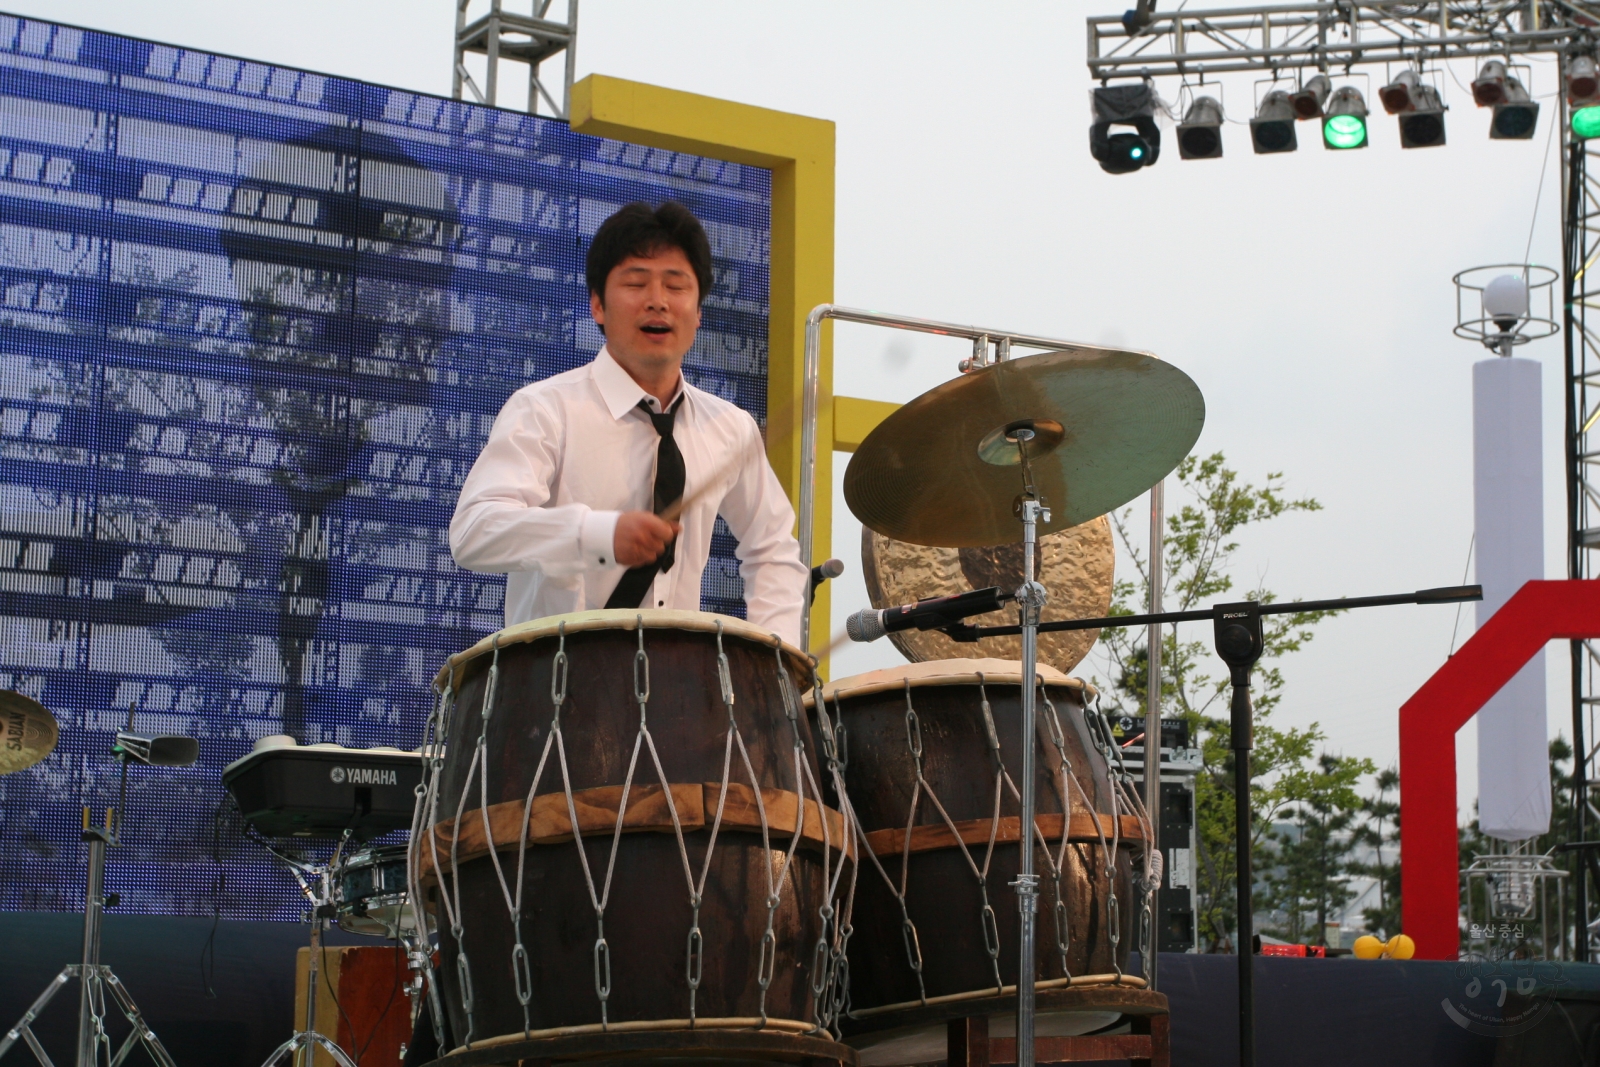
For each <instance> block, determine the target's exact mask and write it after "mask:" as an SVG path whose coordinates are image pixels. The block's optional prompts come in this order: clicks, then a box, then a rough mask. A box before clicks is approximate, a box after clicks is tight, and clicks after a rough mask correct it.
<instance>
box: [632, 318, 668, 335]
mask: <svg viewBox="0 0 1600 1067" xmlns="http://www.w3.org/2000/svg"><path fill="white" fill-rule="evenodd" d="M639 332H640V333H648V334H651V335H652V336H655V337H664V336H666V335H667V334H669V333H671V332H672V327H671V326H664V325H662V324H661V323H658V322H652V323H650V324H648V325H646V326H641V327H639Z"/></svg>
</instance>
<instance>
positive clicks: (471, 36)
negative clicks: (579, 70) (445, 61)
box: [450, 0, 578, 119]
mask: <svg viewBox="0 0 1600 1067" xmlns="http://www.w3.org/2000/svg"><path fill="white" fill-rule="evenodd" d="M565 3H566V19H565V21H562V22H557V21H556V20H555V19H552V18H551V17H550V8H551V7H552V6H553V5H554V0H530V2H529V5H528V6H529V13H528V14H526V15H524V14H520V13H518V12H514V11H507V10H505V9H504V7H503V6H502V4H503V0H489V7H488V10H487V11H485V12H484V13H483V14H482V15H479V16H478V17H477V18H474V19H472V20H471V21H468V17H467V16H468V9H469V8H472V7H474V0H456V44H455V59H454V62H455V68H454V72H453V76H452V78H451V90H450V95H451V96H453V97H455V98H456V99H457V100H460V99H462V96H461V92H462V90H463V89H465V90H467V91H468V92H470V93H471V94H472V95H473V97H474V98H475V99H476V100H477V102H478V103H480V104H488V105H490V106H491V107H492V106H497V100H498V97H499V93H500V73H501V72H500V63H501V61H502V60H509V61H511V62H513V63H521V64H525V65H526V66H527V68H528V113H529V114H530V115H537V114H539V113H540V111H539V108H540V105H541V103H542V104H543V105H544V106H545V107H546V108H548V109H549V112H548V113H549V114H550V115H552V116H554V117H555V118H558V119H565V118H567V117H568V109H569V108H570V107H571V103H572V73H573V65H574V63H575V62H576V56H577V47H578V0H565ZM468 55H481V56H483V57H484V60H485V71H484V77H483V86H482V87H481V88H480V87H479V85H478V83H477V81H475V80H474V79H473V77H472V74H471V72H470V71H468V69H467V56H468ZM557 56H561V57H562V60H563V62H562V75H563V76H562V81H561V83H560V92H561V97H560V100H559V102H558V101H557V98H556V95H555V94H554V93H553V92H551V90H550V84H549V80H548V79H546V78H545V77H543V76H542V75H541V73H540V72H541V68H542V67H543V65H544V64H545V63H547V62H549V61H550V60H552V59H555V58H556V57H557Z"/></svg>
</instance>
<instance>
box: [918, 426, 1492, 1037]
mask: <svg viewBox="0 0 1600 1067" xmlns="http://www.w3.org/2000/svg"><path fill="white" fill-rule="evenodd" d="M1021 432H1026V431H1021ZM1021 432H1019V434H1018V436H1019V437H1020V436H1021ZM1024 463H1026V453H1025V452H1024ZM1031 503H1032V506H1033V507H1034V508H1036V509H1037V508H1038V507H1039V504H1038V503H1037V501H1031ZM1029 504H1030V495H1026V494H1025V495H1024V497H1023V498H1021V499H1020V500H1019V504H1018V506H1019V509H1020V513H1021V514H1022V515H1023V516H1024V518H1023V530H1024V534H1025V539H1024V541H1023V559H1024V561H1025V570H1024V583H1023V590H1019V591H1018V596H1017V599H1018V600H1019V601H1021V600H1023V599H1024V598H1023V591H1024V590H1027V589H1028V588H1029V587H1030V586H1031V585H1033V584H1035V583H1033V581H1032V575H1033V572H1032V569H1031V566H1028V565H1029V564H1031V563H1032V561H1033V523H1032V522H1031V521H1029V519H1028V518H1027V517H1026V516H1027V515H1028V512H1027V510H1026V509H1027V508H1028V506H1029ZM1046 521H1048V516H1046ZM1041 592H1042V591H1041ZM1041 599H1042V598H1041ZM1482 599H1483V586H1481V585H1453V586H1444V587H1442V588H1438V589H1421V590H1418V591H1417V592H1414V593H1393V594H1389V595H1387V596H1365V597H1348V598H1342V599H1338V600H1301V601H1295V602H1293V603H1284V604H1262V603H1258V602H1257V601H1254V600H1245V601H1240V602H1237V603H1232V604H1215V605H1213V606H1211V607H1209V608H1201V609H1199V610H1196V611H1165V612H1158V613H1156V614H1152V615H1114V616H1109V617H1106V618H1099V619H1063V620H1060V621H1057V622H1045V623H1041V622H1038V621H1037V620H1038V614H1037V609H1034V614H1033V615H1032V619H1033V622H1032V623H1031V624H1030V622H1029V614H1028V612H1029V603H1028V602H1027V601H1024V607H1023V615H1022V618H1023V622H1022V625H1019V626H972V625H969V624H967V623H955V624H953V625H950V626H946V627H943V631H944V633H945V634H946V635H948V636H949V637H951V638H952V639H954V640H956V641H976V640H978V639H979V638H982V637H1006V636H1013V635H1016V634H1021V635H1022V657H1023V668H1022V669H1023V676H1024V677H1026V676H1027V675H1028V674H1029V673H1030V672H1032V671H1033V670H1034V669H1035V668H1034V663H1033V657H1034V654H1035V644H1034V642H1035V641H1036V640H1037V638H1036V637H1035V635H1036V634H1040V633H1058V632H1060V631H1063V630H1100V629H1110V628H1112V627H1119V626H1154V625H1159V624H1163V623H1174V622H1204V621H1206V620H1208V619H1209V620H1210V621H1211V626H1212V642H1213V644H1214V646H1215V648H1216V650H1217V655H1218V656H1220V657H1222V662H1224V663H1226V664H1227V665H1228V681H1229V683H1230V684H1231V685H1232V687H1233V694H1232V703H1231V709H1230V710H1231V713H1232V718H1231V722H1230V729H1229V734H1230V737H1229V745H1230V747H1231V748H1232V749H1233V802H1234V853H1235V859H1236V862H1237V869H1236V874H1237V882H1236V885H1235V889H1234V899H1235V901H1236V903H1237V915H1236V922H1235V931H1236V934H1235V938H1236V945H1235V951H1236V952H1237V953H1238V956H1239V1063H1240V1067H1255V1062H1256V1032H1255V1026H1256V1023H1255V966H1254V964H1255V954H1254V952H1253V951H1252V950H1251V939H1252V936H1253V935H1254V933H1255V929H1254V927H1255V916H1254V913H1253V909H1252V906H1251V904H1252V902H1251V900H1250V894H1251V890H1252V888H1253V887H1254V881H1253V879H1252V876H1251V868H1250V836H1251V833H1250V821H1251V813H1250V752H1251V749H1252V748H1253V747H1254V746H1253V738H1252V734H1253V732H1254V725H1255V724H1254V714H1253V710H1252V706H1251V703H1250V672H1251V670H1252V669H1253V668H1254V667H1255V665H1256V661H1257V660H1259V659H1260V658H1261V653H1262V651H1263V649H1264V647H1265V641H1264V638H1263V634H1262V629H1261V619H1262V617H1263V616H1266V615H1291V614H1295V613H1297V612H1307V611H1345V610H1347V609H1349V608H1377V607H1388V606H1391V605H1395V604H1455V603H1459V602H1461V601H1468V600H1482ZM1031 693H1032V687H1031V686H1027V685H1024V686H1023V716H1024V720H1025V722H1027V723H1031V722H1032V721H1033V720H1032V716H1033V702H1032V698H1031V695H1030V694H1031ZM1032 738H1033V732H1032V730H1031V729H1029V728H1027V727H1025V728H1024V730H1023V775H1024V778H1023V780H1024V781H1025V782H1027V783H1028V787H1027V788H1024V790H1023V801H1022V803H1023V810H1022V825H1023V826H1024V827H1026V826H1029V825H1031V823H1032V812H1033V803H1032V798H1033V789H1032V788H1031V787H1032V783H1033V779H1032V778H1031V777H1028V774H1029V772H1030V768H1031V765H1032V759H1031V757H1032V755H1033V745H1032ZM1160 744H1161V740H1160V735H1159V734H1157V735H1156V737H1155V739H1154V740H1152V739H1151V737H1150V735H1149V733H1148V731H1147V732H1146V736H1145V751H1146V753H1148V752H1149V751H1150V750H1151V746H1152V745H1157V746H1159V745H1160ZM1032 852H1033V850H1032V849H1029V848H1024V849H1023V850H1022V856H1023V865H1024V866H1023V874H1022V875H1019V876H1018V879H1017V882H1018V886H1017V893H1018V897H1019V900H1018V903H1019V904H1021V905H1023V906H1024V907H1026V904H1031V903H1032V902H1033V901H1032V897H1031V895H1029V896H1028V897H1027V898H1026V900H1025V901H1024V899H1023V894H1024V893H1025V892H1026V890H1025V887H1024V885H1023V884H1022V883H1023V882H1024V881H1025V880H1026V879H1028V878H1030V877H1031V875H1032V871H1033V864H1032V859H1033V856H1032ZM1030 888H1031V887H1030ZM1030 920H1031V915H1030V914H1029V912H1028V911H1027V910H1024V911H1023V919H1022V922H1023V928H1022V929H1023V934H1022V936H1023V949H1024V955H1023V961H1022V962H1023V966H1022V971H1021V973H1020V974H1019V976H1018V979H1017V1008H1018V1019H1017V1067H1024V1060H1023V1029H1022V1023H1023V1019H1022V1006H1023V1003H1024V1001H1023V996H1024V988H1026V994H1027V998H1028V999H1027V1006H1028V1009H1029V1011H1028V1019H1029V1022H1031V1021H1032V1008H1033V1003H1032V1000H1033V997H1032V994H1033V976H1032V971H1031V968H1030V967H1029V966H1028V962H1029V960H1030V959H1031V956H1029V955H1028V954H1027V950H1028V948H1029V947H1030V945H1031V941H1032V934H1033V924H1032V922H1031V921H1030ZM1027 1044H1028V1060H1027V1067H1032V1058H1033V1057H1032V1052H1033V1047H1032V1046H1033V1032H1032V1027H1031V1026H1030V1027H1029V1029H1028V1041H1027Z"/></svg>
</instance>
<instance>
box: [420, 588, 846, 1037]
mask: <svg viewBox="0 0 1600 1067" xmlns="http://www.w3.org/2000/svg"><path fill="white" fill-rule="evenodd" d="M810 678H811V666H810V661H809V660H808V659H807V658H806V657H805V656H804V655H803V654H802V653H801V652H800V651H799V650H797V649H795V648H792V647H790V646H788V645H785V644H783V643H782V642H781V641H779V640H778V639H777V638H776V637H774V636H773V635H770V634H766V633H762V632H761V631H760V630H758V629H757V628H755V627H753V626H751V625H749V624H748V623H745V622H743V621H741V620H739V619H734V618H728V617H724V616H717V615H709V614H703V613H699V612H682V611H659V610H644V611H615V610H612V611H590V612H583V613H579V614H574V615H567V616H560V617H556V618H551V619H541V620H536V621H534V622H530V623H524V624H521V625H518V626H514V627H511V628H509V629H506V630H503V631H501V632H500V633H498V634H495V635H494V636H493V637H491V638H489V639H486V640H484V641H482V642H480V643H479V644H478V645H476V646H474V647H473V648H471V649H469V650H467V651H466V652H463V653H460V654H459V655H456V656H454V657H452V659H451V661H450V663H449V665H448V666H447V667H446V668H445V669H444V670H443V671H442V672H441V673H440V675H439V679H438V685H439V688H440V689H441V691H442V693H443V699H442V701H441V704H442V705H443V706H444V707H445V708H446V713H447V721H446V722H444V723H443V730H442V734H443V737H444V741H445V745H444V754H443V755H442V758H441V760H440V763H441V764H442V769H441V770H440V772H439V773H438V775H437V776H436V777H435V778H434V780H432V781H431V782H430V783H429V784H428V787H427V795H426V796H425V797H424V798H423V804H424V811H423V817H422V820H421V823H420V824H421V825H422V826H426V827H431V833H430V832H424V833H421V834H418V835H417V837H418V839H417V841H416V842H414V844H413V862H414V864H415V865H416V866H415V873H416V876H417V878H418V884H419V885H423V886H426V887H427V888H426V889H424V890H423V892H425V893H426V894H427V895H428V897H429V900H430V905H431V910H432V912H433V914H434V916H435V919H436V921H437V923H438V926H439V938H440V954H441V964H440V966H439V969H438V972H437V975H438V979H439V988H440V992H441V994H442V1000H443V1002H444V1005H445V1010H446V1011H447V1012H448V1014H449V1018H450V1026H451V1030H452V1032H453V1034H454V1036H455V1039H456V1040H457V1041H458V1042H461V1043H462V1044H464V1045H470V1046H471V1047H474V1048H476V1047H477V1046H478V1045H479V1043H482V1042H484V1041H486V1040H487V1041H489V1042H490V1043H491V1044H494V1045H495V1046H496V1047H497V1048H499V1047H502V1046H503V1052H504V1055H506V1056H508V1057H511V1056H512V1052H513V1051H515V1052H516V1055H517V1056H527V1057H533V1058H537V1054H538V1048H537V1047H536V1045H537V1042H539V1041H548V1040H567V1039H576V1038H577V1037H580V1036H582V1037H583V1038H584V1040H591V1041H593V1040H609V1039H610V1037H615V1039H616V1040H618V1041H621V1040H623V1038H626V1039H627V1040H628V1041H629V1042H631V1044H629V1045H628V1048H629V1049H630V1050H632V1053H633V1054H643V1053H646V1052H650V1051H651V1050H656V1051H658V1052H664V1051H665V1050H667V1049H669V1048H678V1047H685V1048H688V1047H692V1048H695V1049H699V1050H700V1052H698V1053H696V1055H702V1054H706V1050H709V1049H722V1050H723V1051H722V1052H721V1053H719V1054H720V1055H733V1054H735V1052H738V1051H740V1050H743V1053H742V1054H746V1055H744V1058H746V1059H749V1058H751V1056H754V1058H755V1059H758V1060H759V1059H764V1058H766V1057H767V1055H768V1053H769V1052H771V1051H772V1049H771V1048H768V1046H770V1045H771V1044H772V1042H774V1041H778V1042H780V1043H782V1042H789V1044H791V1045H792V1044H793V1043H794V1042H801V1043H802V1044H807V1047H809V1045H811V1044H815V1045H818V1046H819V1047H820V1046H824V1045H825V1046H826V1049H825V1050H824V1051H823V1052H820V1053H818V1052H816V1051H815V1050H813V1051H812V1052H809V1053H806V1054H807V1055H823V1056H825V1057H828V1056H831V1057H833V1058H840V1057H843V1059H844V1061H845V1062H846V1063H847V1064H848V1063H853V1060H854V1057H853V1054H852V1053H851V1052H850V1050H849V1049H848V1048H847V1047H845V1046H842V1045H839V1044H837V1043H834V1042H831V1041H824V1040H821V1039H819V1038H817V1037H803V1036H801V1035H804V1034H806V1033H808V1032H810V1033H815V1032H817V1025H818V1023H819V1021H821V1022H824V1023H826V1022H827V1021H829V1020H827V1019H823V1018H821V1016H822V1014H823V1013H824V1012H825V1011H826V1006H827V1004H828V1003H830V1001H831V999H832V998H831V997H830V994H829V982H830V979H831V977H832V976H833V975H834V974H835V973H836V972H839V971H842V963H841V961H840V960H839V958H838V954H837V951H836V948H837V945H838V935H837V930H836V924H835V923H834V922H833V921H832V917H833V915H834V914H835V912H834V908H833V902H834V900H835V896H836V894H837V893H838V892H839V886H840V884H841V882H842V881H843V879H841V872H842V871H843V869H844V866H843V865H844V864H847V863H848V857H847V854H846V853H844V852H842V851H841V849H842V848H844V847H845V846H846V843H845V831H844V822H843V819H842V816H841V815H840V813H839V812H838V811H837V810H836V809H835V808H834V807H833V806H831V805H828V804H826V803H824V795H823V792H822V789H821V782H822V772H821V770H820V769H819V767H818V763H817V752H818V743H817V738H816V736H815V734H814V732H813V728H812V726H811V724H810V722H809V721H808V717H807V714H806V711H805V709H804V706H803V704H802V694H803V693H804V692H805V690H806V689H807V688H808V687H809V685H810ZM425 754H426V753H425ZM574 830H576V835H575V834H574ZM691 1030H693V1031H694V1033H690V1032H689V1031H691ZM671 1031H677V1032H679V1033H678V1035H677V1037H675V1038H673V1039H672V1040H668V1038H667V1037H663V1036H662V1035H663V1034H667V1033H668V1032H671ZM696 1034H698V1035H699V1036H695V1035H696ZM585 1035H587V1036H585ZM596 1035H600V1036H596ZM607 1035H610V1036H607ZM669 1036H670V1035H669ZM684 1040H688V1041H689V1042H690V1044H689V1045H687V1046H684V1045H683V1041H684ZM519 1041H520V1042H523V1044H519V1045H515V1047H513V1043H514V1042H519ZM673 1041H677V1042H678V1044H676V1045H675V1044H673ZM527 1042H534V1043H535V1044H534V1045H527ZM694 1042H699V1044H694ZM761 1042H766V1043H767V1044H766V1045H762V1044H761ZM741 1043H742V1044H741ZM524 1046H526V1047H524ZM746 1046H748V1048H747V1047H746ZM758 1046H759V1047H758ZM541 1047H542V1046H541ZM586 1047H587V1046H586ZM785 1048H786V1049H788V1051H786V1052H785V1053H784V1055H785V1056H788V1055H790V1053H793V1052H794V1049H792V1048H788V1046H787V1045H786V1046H785ZM763 1049H765V1050H766V1051H762V1050H763ZM545 1050H546V1053H547V1054H548V1052H549V1048H548V1047H545Z"/></svg>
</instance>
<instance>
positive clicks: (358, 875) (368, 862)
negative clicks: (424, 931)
mask: <svg viewBox="0 0 1600 1067" xmlns="http://www.w3.org/2000/svg"><path fill="white" fill-rule="evenodd" d="M406 852H407V848H406V846H405V845H386V846H383V847H380V848H368V849H363V850H362V851H360V852H355V853H352V854H350V855H349V856H347V857H346V858H345V859H344V860H343V861H341V862H340V864H339V866H338V867H337V868H336V869H335V870H334V872H333V879H334V886H335V890H334V892H335V896H334V904H335V907H336V909H337V910H336V912H335V917H334V921H335V922H336V923H337V924H338V926H339V928H340V929H341V930H348V931H349V932H350V933H352V934H370V935H372V936H373V937H387V938H389V939H391V940H394V939H397V938H398V937H399V936H400V935H401V934H404V933H410V932H411V931H413V930H415V929H416V918H415V916H413V915H412V912H411V895H410V893H409V892H407V890H406Z"/></svg>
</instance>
